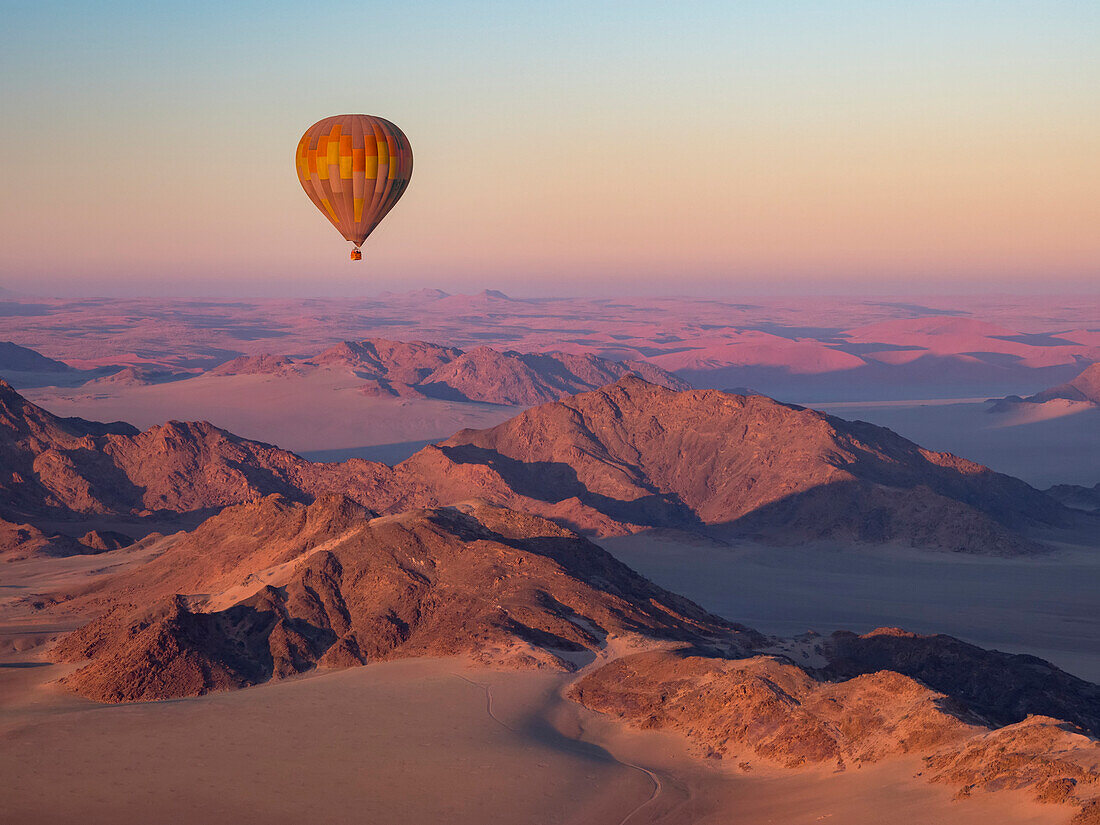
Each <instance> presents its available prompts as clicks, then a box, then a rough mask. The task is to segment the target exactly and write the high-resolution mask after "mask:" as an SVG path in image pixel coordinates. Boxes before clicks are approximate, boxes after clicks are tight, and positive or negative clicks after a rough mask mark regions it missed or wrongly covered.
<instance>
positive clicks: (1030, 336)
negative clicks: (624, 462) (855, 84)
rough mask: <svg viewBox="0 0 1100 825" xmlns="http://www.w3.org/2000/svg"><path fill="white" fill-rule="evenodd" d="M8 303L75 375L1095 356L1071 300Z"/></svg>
mask: <svg viewBox="0 0 1100 825" xmlns="http://www.w3.org/2000/svg"><path fill="white" fill-rule="evenodd" d="M8 307H9V310H8V312H6V313H4V314H0V338H5V339H10V340H13V341H17V342H19V343H20V344H22V345H24V346H27V347H32V348H34V349H37V350H39V351H40V352H43V353H45V354H47V355H49V356H50V357H51V358H54V359H58V360H61V361H64V362H66V363H68V364H70V365H72V366H73V367H74V368H78V369H81V370H93V369H99V368H104V367H107V366H110V365H115V368H116V369H117V367H118V366H137V367H145V368H150V369H158V370H166V371H174V372H186V371H194V370H195V369H210V368H213V367H216V366H217V365H218V364H220V363H222V362H224V361H227V360H229V359H231V358H235V357H237V356H240V355H248V356H252V355H261V354H263V353H298V354H299V355H303V354H314V353H319V352H321V351H322V350H323V349H325V348H327V347H330V346H332V344H333V343H334V342H336V341H340V340H347V341H362V340H364V339H372V338H397V339H400V340H406V341H412V340H428V341H445V342H447V343H448V344H450V345H452V346H455V347H458V348H461V349H463V350H467V351H468V350H472V349H474V348H476V347H479V346H482V345H484V344H489V345H490V346H492V347H494V348H496V349H497V350H517V351H520V352H524V353H547V352H553V351H557V352H568V353H573V354H585V353H590V354H593V355H596V356H599V357H600V358H604V359H608V360H615V361H639V360H644V361H647V362H649V363H651V364H653V365H654V366H657V367H661V368H662V369H665V370H669V371H671V372H675V373H676V374H677V375H679V377H680V378H682V379H684V380H687V381H690V382H691V383H692V384H693V385H695V386H699V387H712V388H726V387H738V386H747V387H753V388H754V389H756V390H758V391H761V392H763V393H765V394H767V395H770V396H773V397H778V398H783V399H790V400H799V399H803V400H812V401H815V402H817V401H827V400H845V399H853V398H856V399H871V398H884V399H885V398H895V399H902V398H920V397H941V398H942V397H962V396H964V395H965V396H967V397H973V396H975V395H982V396H985V397H990V396H996V395H1005V394H1008V393H1011V392H1018V393H1021V394H1026V393H1025V392H1023V391H1026V392H1027V393H1030V392H1035V391H1036V390H1039V389H1042V388H1043V387H1047V386H1051V385H1053V384H1057V383H1060V382H1063V381H1066V380H1069V379H1070V378H1072V377H1073V375H1075V374H1076V373H1077V372H1080V371H1081V369H1082V368H1083V367H1084V366H1085V365H1087V364H1089V363H1092V362H1095V361H1100V331H1098V330H1097V329H1096V328H1095V322H1094V319H1095V317H1096V311H1095V305H1094V303H1090V302H1088V301H1082V300H1081V299H1080V298H1078V299H1077V300H1075V301H1074V302H1066V301H1064V300H1060V299H1057V298H1054V297H1051V298H1050V299H1049V300H1044V301H1037V300H1036V299H1035V298H1034V296H1030V297H1029V298H1028V299H1027V300H1026V301H1025V300H1022V299H1018V300H1008V299H1005V298H1004V297H1003V296H1002V297H999V298H997V299H989V300H984V299H977V298H974V299H970V300H967V301H960V300H959V299H951V300H941V301H939V302H936V301H933V302H931V303H928V304H921V303H917V302H900V301H883V300H879V299H873V298H868V299H865V300H862V301H853V300H850V299H845V300H843V301H840V300H837V299H830V298H826V297H823V296H813V297H812V298H804V299H794V298H786V299H780V300H759V301H753V302H744V301H729V300H720V299H709V300H706V299H698V298H694V299H693V298H663V299H647V298H642V297H637V296H624V297H619V298H615V299H604V300H592V299H570V298H555V299H524V298H515V297H510V296H508V295H505V294H503V293H500V292H499V291H495V290H487V291H485V292H482V293H479V294H476V295H446V294H440V293H439V292H438V291H437V290H417V291H414V292H409V293H403V294H384V295H378V296H362V297H356V298H339V299H308V300H286V299H279V300H275V299H270V300H262V299H252V300H239V299H236V300H231V299H223V300H216V299H215V300H175V301H166V300H164V299H162V298H158V299H156V300H148V299H126V300H119V299H82V300H65V299H49V298H46V299H33V300H32V299H27V300H26V301H25V302H20V301H12V302H10V303H9V304H8ZM841 318H842V319H843V322H838V319H841ZM0 375H4V373H3V372H0ZM5 377H9V376H5ZM643 377H646V378H647V379H649V376H643ZM14 379H15V376H10V377H9V380H12V382H13V383H14V384H16V386H31V384H21V383H20V382H19V380H14ZM650 380H651V379H650ZM604 383H606V382H604ZM589 388H591V387H589ZM914 388H918V389H917V390H914ZM915 391H916V392H918V393H919V392H928V393H931V394H930V395H919V394H918V395H914V394H913V393H914V392H915Z"/></svg>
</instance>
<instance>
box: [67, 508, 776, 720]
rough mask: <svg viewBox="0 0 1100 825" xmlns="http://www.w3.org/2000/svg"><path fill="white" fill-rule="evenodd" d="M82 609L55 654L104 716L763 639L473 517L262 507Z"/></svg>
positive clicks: (579, 550)
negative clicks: (650, 644) (312, 677)
mask: <svg viewBox="0 0 1100 825" xmlns="http://www.w3.org/2000/svg"><path fill="white" fill-rule="evenodd" d="M82 598H83V599H86V600H91V601H92V602H99V603H102V604H103V605H105V606H106V605H113V608H112V609H111V610H109V611H108V612H107V613H105V614H104V615H103V616H102V617H101V618H99V619H97V620H95V621H94V622H92V623H91V624H89V625H87V626H85V627H84V628H82V629H80V630H79V631H77V632H75V633H73V634H71V635H70V636H68V637H66V639H65V640H64V641H63V642H62V643H61V645H60V647H59V648H58V652H59V654H60V655H62V656H63V657H65V658H67V659H70V660H81V659H86V658H91V659H92V661H91V663H90V664H88V665H86V666H85V667H83V668H82V669H81V670H79V671H77V672H76V673H75V674H73V675H72V676H71V677H69V680H68V681H69V684H70V685H71V686H72V687H73V688H74V689H76V690H78V691H80V692H81V693H84V694H85V695H88V696H91V697H92V698H96V699H100V700H104V701H132V700H142V699H162V698H169V697H174V696H185V695H196V694H199V693H205V692H207V691H209V690H218V689H224V688H228V687H241V686H244V685H249V684H255V683H257V682H259V681H264V680H265V679H268V678H271V677H280V676H286V675H290V674H293V673H299V672H302V671H303V670H306V669H309V668H312V667H314V666H317V665H321V666H332V667H342V666H348V665H354V664H361V663H363V662H365V661H372V660H379V659H391V658H401V657H407V656H425V655H453V654H468V655H472V656H474V657H476V658H479V659H482V660H484V661H487V662H498V663H505V664H510V665H512V666H520V667H554V668H559V669H566V670H569V669H572V668H574V667H575V666H576V665H577V663H578V662H581V661H588V660H590V659H591V658H592V657H593V655H594V654H595V653H596V652H598V651H600V650H603V649H604V648H605V647H606V646H607V644H608V643H609V640H610V639H614V638H622V639H647V640H651V641H653V640H656V641H664V642H679V643H681V644H682V643H685V642H687V643H699V644H712V645H713V644H720V645H722V646H724V647H725V648H727V649H742V650H744V649H748V647H749V646H751V644H753V643H756V642H758V641H759V640H760V637H759V636H758V635H757V634H754V633H752V632H750V631H745V630H743V629H738V628H737V627H736V626H733V625H730V624H729V623H727V622H725V621H723V620H722V619H719V618H717V617H715V616H712V615H710V614H708V613H706V612H705V611H704V610H702V609H701V608H700V607H698V606H697V605H695V604H693V603H692V602H689V601H688V600H686V599H683V598H681V597H679V596H675V595H673V594H671V593H668V592H667V591H665V590H662V589H661V588H659V587H657V586H656V585H654V584H652V583H651V582H649V581H648V580H646V579H644V578H642V577H641V576H639V575H638V574H636V573H634V572H633V571H631V570H630V569H629V568H627V567H626V566H625V565H623V564H621V563H619V562H618V561H616V560H615V559H614V558H613V557H612V556H610V555H609V554H608V553H606V552H605V551H603V550H602V549H600V548H599V547H597V546H595V545H594V544H591V543H590V542H588V541H587V540H586V539H584V538H582V537H581V536H578V535H577V534H575V533H573V532H571V531H569V530H566V529H564V528H562V527H560V526H559V525H556V524H553V523H551V522H548V521H546V520H544V519H540V518H538V517H535V516H531V515H529V514H526V513H518V512H515V511H510V510H506V509H503V508H499V507H493V506H490V505H487V504H484V503H477V502H471V503H468V504H465V505H463V506H461V507H459V508H421V509H414V510H412V511H409V512H405V513H401V514H397V515H393V516H386V517H380V518H373V517H372V514H371V513H369V512H368V511H366V510H365V509H364V508H361V507H360V506H358V505H356V504H355V503H354V502H351V501H349V500H347V499H343V498H342V497H334V496H328V497H324V498H321V499H318V500H317V501H316V502H314V503H313V504H310V505H308V506H306V505H303V504H297V503H293V502H288V501H286V500H283V499H279V498H277V497H269V498H265V499H263V500H262V501H259V502H256V503H254V504H250V505H242V506H238V507H231V508H227V509H226V510H225V511H223V513H221V514H220V515H219V516H216V517H214V518H211V519H209V520H208V521H207V522H204V523H203V524H202V525H201V526H200V527H199V528H198V529H197V530H196V531H195V532H194V533H192V534H190V535H188V536H186V537H184V538H182V539H181V540H179V541H177V542H175V543H174V544H173V545H172V546H171V547H169V548H168V549H167V550H166V551H165V552H164V553H163V554H162V555H161V556H160V557H159V558H157V559H156V560H155V561H152V562H149V563H148V564H146V565H145V566H143V567H141V568H138V569H136V570H134V571H133V572H131V573H125V574H121V575H119V576H116V577H114V578H113V579H111V580H108V581H107V582H106V583H104V584H102V585H100V586H98V587H97V588H96V589H95V590H94V591H92V592H89V593H88V594H85V595H84V596H83V597H82ZM150 604H155V605H158V606H157V607H154V608H153V609H152V610H150V608H149V607H148V605H150Z"/></svg>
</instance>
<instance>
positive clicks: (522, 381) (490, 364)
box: [210, 295, 690, 406]
mask: <svg viewBox="0 0 1100 825" xmlns="http://www.w3.org/2000/svg"><path fill="white" fill-rule="evenodd" d="M489 297H490V298H493V299H494V300H504V299H505V298H501V297H500V296H499V295H489ZM315 369H346V370H349V371H352V372H354V373H355V374H356V375H357V376H359V377H360V378H362V379H364V381H365V382H366V383H365V384H364V388H365V391H368V392H369V393H370V394H371V395H383V396H384V395H391V396H401V397H408V396H417V395H419V396H424V397H432V398H445V399H449V400H454V401H478V402H482V403H486V404H505V405H510V406H532V405H534V404H542V403H545V402H547V401H555V400H557V399H559V398H563V397H565V396H567V395H572V394H574V393H577V392H583V391H585V390H592V389H596V388H598V387H602V386H604V385H605V384H609V383H611V382H613V381H616V380H618V379H619V378H622V377H623V376H624V375H629V374H632V373H633V374H635V375H638V376H640V377H642V378H644V379H645V380H647V381H651V382H653V383H658V384H663V385H664V386H667V387H671V388H672V389H677V390H683V389H689V388H690V385H689V384H688V383H687V382H685V381H684V380H682V379H680V378H678V377H676V376H675V375H673V374H672V373H670V372H667V371H666V370H663V369H661V368H660V367H655V366H653V365H652V364H649V363H646V362H644V361H614V360H610V359H607V358H600V357H598V356H595V355H571V354H568V353H561V352H550V353H520V352H514V351H512V350H507V351H499V350H495V349H492V348H490V347H478V348H476V349H473V350H470V351H469V352H463V351H462V350H460V349H457V348H455V347H446V346H442V345H439V344H433V343H429V342H426V341H390V340H387V339H384V338H370V339H366V340H363V341H344V342H342V343H340V344H337V345H336V346H333V347H330V348H329V349H327V350H325V351H324V352H322V353H320V354H318V355H315V356H312V357H309V358H299V359H291V358H287V357H283V356H271V355H261V356H251V357H242V358H237V359H234V360H233V361H229V362H227V363H225V364H222V365H221V366H219V367H216V368H214V369H213V370H211V371H210V374H212V375H239V374H257V373H268V374H272V375H280V376H285V377H291V376H293V375H294V374H295V373H303V372H307V371H310V370H315Z"/></svg>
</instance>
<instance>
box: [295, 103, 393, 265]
mask: <svg viewBox="0 0 1100 825" xmlns="http://www.w3.org/2000/svg"><path fill="white" fill-rule="evenodd" d="M295 165H296V166H297V168H298V180H299V181H301V184H302V188H303V189H305V190H306V194H307V195H309V199H310V200H311V201H313V204H314V205H315V206H316V207H317V208H318V209H320V210H321V212H322V213H323V214H324V216H325V217H326V218H328V219H329V220H330V221H331V222H332V225H333V226H335V227H336V230H337V231H338V232H339V233H340V234H341V235H343V236H344V238H345V240H349V241H351V242H352V243H353V244H355V249H353V250H352V252H351V259H352V260H353V261H358V260H361V259H362V257H363V253H362V252H361V251H360V250H359V247H361V246H362V245H363V241H365V240H366V239H367V236H368V235H370V233H371V232H373V231H374V228H375V227H376V226H378V224H379V223H380V222H381V221H382V219H383V218H384V217H386V215H387V214H388V213H389V211H390V210H391V209H393V206H394V204H395V203H397V201H398V199H399V198H400V197H401V196H402V195H403V194H404V193H405V189H407V188H408V186H409V178H411V177H412V167H413V156H412V147H410V146H409V139H408V138H406V137H405V135H404V134H403V133H402V132H401V130H400V129H398V128H397V127H396V126H394V125H393V124H392V123H390V122H389V121H388V120H386V119H384V118H380V117H375V116H373V115H336V116H335V117H326V118H325V119H324V120H319V121H317V122H316V123H314V124H313V125H312V126H310V127H309V128H308V129H306V133H305V134H304V135H302V139H301V140H300V141H298V152H297V154H296V155H295Z"/></svg>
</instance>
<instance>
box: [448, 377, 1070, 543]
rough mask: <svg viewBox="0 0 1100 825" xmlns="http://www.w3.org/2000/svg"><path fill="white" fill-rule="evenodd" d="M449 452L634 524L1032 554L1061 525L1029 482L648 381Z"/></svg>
mask: <svg viewBox="0 0 1100 825" xmlns="http://www.w3.org/2000/svg"><path fill="white" fill-rule="evenodd" d="M438 447H439V449H440V450H441V451H442V452H443V453H444V454H445V456H446V457H447V458H449V459H450V460H451V461H453V462H455V464H456V465H472V464H480V465H484V466H487V467H490V468H492V470H493V471H494V472H496V473H497V474H499V475H500V477H501V479H502V480H503V483H504V485H505V486H507V487H508V488H509V489H511V490H513V491H514V492H516V493H517V494H520V495H522V496H524V497H525V498H526V499H528V500H534V501H541V502H543V503H544V506H549V505H557V504H559V503H561V502H563V501H565V500H567V499H571V498H576V499H577V500H578V501H579V502H580V503H581V504H583V505H586V506H588V507H591V508H593V509H595V510H597V511H599V512H601V513H603V514H605V515H606V516H608V517H610V518H612V519H614V520H616V521H618V522H620V523H622V524H625V525H637V526H646V527H681V528H700V527H703V528H707V529H710V530H712V531H713V530H728V531H733V532H736V533H741V534H751V535H760V536H763V537H773V538H779V539H783V540H789V539H792V538H796V537H797V538H802V539H813V538H827V537H835V538H844V539H855V540H863V541H875V542H886V541H901V542H904V543H910V544H916V545H923V546H934V547H942V548H946V549H952V550H955V549H958V550H973V551H976V552H990V551H992V552H1000V553H1012V552H1020V551H1022V550H1026V549H1028V548H1029V545H1028V543H1027V542H1026V541H1023V540H1021V539H1020V538H1019V537H1018V536H1016V535H1014V534H1013V533H1012V532H1011V530H1010V529H1009V528H1012V527H1015V526H1020V525H1026V524H1028V523H1029V522H1044V523H1051V522H1057V521H1058V520H1059V519H1060V518H1062V517H1063V510H1062V508H1061V507H1060V505H1058V504H1057V503H1056V502H1054V501H1053V500H1051V499H1050V498H1048V497H1047V496H1045V495H1043V494H1042V493H1039V492H1038V491H1036V490H1034V489H1032V488H1031V487H1029V486H1028V485H1027V484H1025V483H1023V482H1022V481H1019V480H1017V479H1013V478H1010V477H1008V476H1003V475H1000V474H998V473H994V472H993V471H991V470H989V469H988V468H986V467H983V466H981V465H979V464H975V463H973V462H970V461H966V460H965V459H961V458H959V457H957V456H953V455H950V454H947V453H936V452H932V451H929V450H924V449H922V448H921V447H919V446H918V445H916V444H914V443H912V442H911V441H908V440H906V439H904V438H902V437H900V436H898V435H897V434H895V433H893V432H892V431H890V430H887V429H885V428H882V427H876V426H874V425H871V424H866V423H863V422H850V421H844V420H842V419H838V418H833V417H832V416H828V415H826V414H824V413H820V412H816V411H814V410H808V409H805V408H802V407H797V406H794V405H789V404H781V403H779V402H777V401H774V400H772V399H770V398H766V397H764V396H741V395H731V394H728V393H723V392H720V391H717V390H692V391H684V392H676V391H673V390H670V389H667V388H665V387H661V386H657V385H654V384H651V383H648V382H646V381H644V380H642V379H640V378H638V377H636V376H625V377H623V378H622V379H620V380H618V381H616V382H615V383H614V384H611V385H609V386H607V387H604V388H602V389H600V390H596V391H593V392H587V393H581V394H579V395H575V396H572V397H570V398H566V399H562V400H561V401H557V402H553V403H548V404H544V405H542V406H539V407H535V408H533V409H530V410H527V411H525V412H523V413H521V414H519V415H518V416H516V417H515V418H512V419H510V420H508V421H506V422H504V423H503V424H500V425H497V426H496V427H492V428H489V429H486V430H463V431H461V432H459V433H457V434H456V435H454V436H452V437H451V438H449V439H447V440H446V441H443V442H441V443H440V444H439V445H438Z"/></svg>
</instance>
